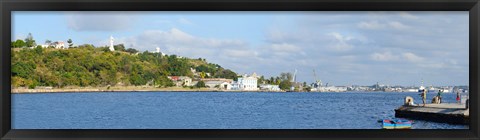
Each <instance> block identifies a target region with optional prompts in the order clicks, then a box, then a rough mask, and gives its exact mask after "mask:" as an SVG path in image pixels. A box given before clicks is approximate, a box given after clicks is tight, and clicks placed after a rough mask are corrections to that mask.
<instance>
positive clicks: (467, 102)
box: [465, 99, 470, 109]
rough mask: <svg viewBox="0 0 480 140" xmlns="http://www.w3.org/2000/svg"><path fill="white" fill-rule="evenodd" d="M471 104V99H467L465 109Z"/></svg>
mask: <svg viewBox="0 0 480 140" xmlns="http://www.w3.org/2000/svg"><path fill="white" fill-rule="evenodd" d="M469 104H470V102H469V99H467V100H466V101H465V109H468V106H469Z"/></svg>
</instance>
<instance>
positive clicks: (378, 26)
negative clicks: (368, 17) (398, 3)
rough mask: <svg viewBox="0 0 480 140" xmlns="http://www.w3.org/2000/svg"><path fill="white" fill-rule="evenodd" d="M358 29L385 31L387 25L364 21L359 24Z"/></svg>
mask: <svg viewBox="0 0 480 140" xmlns="http://www.w3.org/2000/svg"><path fill="white" fill-rule="evenodd" d="M358 27H360V28H362V29H383V28H384V27H385V25H384V24H381V23H379V22H378V21H363V22H360V23H359V24H358Z"/></svg>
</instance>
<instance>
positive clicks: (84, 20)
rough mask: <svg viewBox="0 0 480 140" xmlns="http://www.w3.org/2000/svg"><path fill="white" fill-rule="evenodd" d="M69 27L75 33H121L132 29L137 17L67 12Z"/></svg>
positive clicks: (106, 13)
mask: <svg viewBox="0 0 480 140" xmlns="http://www.w3.org/2000/svg"><path fill="white" fill-rule="evenodd" d="M67 13H68V14H67V15H66V21H67V27H68V28H70V29H72V30H75V31H120V30H126V29H129V28H131V26H132V25H133V23H134V22H135V19H136V18H135V17H133V16H130V15H128V14H119V13H110V12H67Z"/></svg>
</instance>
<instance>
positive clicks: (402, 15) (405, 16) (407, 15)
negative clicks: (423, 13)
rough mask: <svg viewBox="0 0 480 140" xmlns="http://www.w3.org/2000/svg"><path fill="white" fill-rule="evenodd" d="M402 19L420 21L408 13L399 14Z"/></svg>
mask: <svg viewBox="0 0 480 140" xmlns="http://www.w3.org/2000/svg"><path fill="white" fill-rule="evenodd" d="M399 15H400V17H402V18H405V19H418V17H417V16H414V15H412V14H410V13H408V12H399Z"/></svg>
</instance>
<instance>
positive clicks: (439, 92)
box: [437, 90, 443, 104]
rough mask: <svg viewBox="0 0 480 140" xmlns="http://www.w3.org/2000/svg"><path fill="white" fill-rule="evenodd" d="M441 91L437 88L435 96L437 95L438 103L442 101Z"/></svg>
mask: <svg viewBox="0 0 480 140" xmlns="http://www.w3.org/2000/svg"><path fill="white" fill-rule="evenodd" d="M442 93H443V91H442V90H438V93H437V97H438V103H439V104H441V103H442Z"/></svg>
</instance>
